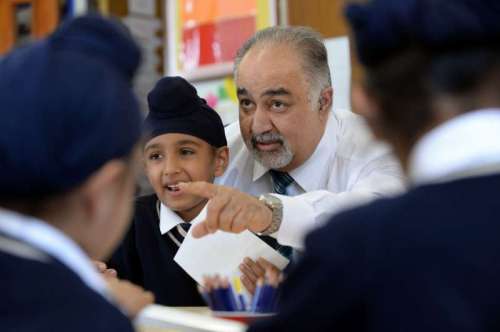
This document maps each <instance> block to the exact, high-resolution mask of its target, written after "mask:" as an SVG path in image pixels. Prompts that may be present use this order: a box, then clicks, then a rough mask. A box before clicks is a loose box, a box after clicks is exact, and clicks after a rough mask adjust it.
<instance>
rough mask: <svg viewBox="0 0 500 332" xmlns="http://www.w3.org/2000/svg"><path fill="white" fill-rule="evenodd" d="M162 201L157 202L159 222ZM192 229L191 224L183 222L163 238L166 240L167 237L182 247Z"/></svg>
mask: <svg viewBox="0 0 500 332" xmlns="http://www.w3.org/2000/svg"><path fill="white" fill-rule="evenodd" d="M160 205H161V203H160V201H159V200H158V201H157V202H156V213H157V214H158V220H160V218H161V217H160ZM190 227H191V224H190V223H188V222H182V223H180V224H178V225H177V226H175V227H174V228H172V229H171V230H169V231H168V232H167V233H165V234H163V235H162V237H163V238H164V239H166V238H167V237H168V238H169V239H170V240H171V241H172V242H173V243H175V245H176V246H177V247H180V246H181V244H182V241H184V238H185V237H186V235H187V233H188V231H189V228H190Z"/></svg>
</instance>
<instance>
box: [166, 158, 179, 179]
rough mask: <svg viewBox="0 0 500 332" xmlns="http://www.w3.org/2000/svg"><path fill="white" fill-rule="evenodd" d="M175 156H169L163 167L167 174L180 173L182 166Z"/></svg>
mask: <svg viewBox="0 0 500 332" xmlns="http://www.w3.org/2000/svg"><path fill="white" fill-rule="evenodd" d="M174 159H175V158H168V159H167V160H166V161H165V164H164V167H163V173H164V174H165V175H171V174H177V173H180V167H179V164H178V163H177V161H176V160H174Z"/></svg>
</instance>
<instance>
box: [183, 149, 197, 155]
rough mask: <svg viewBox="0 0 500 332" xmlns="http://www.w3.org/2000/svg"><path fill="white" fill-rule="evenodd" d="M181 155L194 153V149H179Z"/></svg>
mask: <svg viewBox="0 0 500 332" xmlns="http://www.w3.org/2000/svg"><path fill="white" fill-rule="evenodd" d="M180 152H181V155H183V156H190V155H192V154H194V151H193V150H191V149H181V151H180Z"/></svg>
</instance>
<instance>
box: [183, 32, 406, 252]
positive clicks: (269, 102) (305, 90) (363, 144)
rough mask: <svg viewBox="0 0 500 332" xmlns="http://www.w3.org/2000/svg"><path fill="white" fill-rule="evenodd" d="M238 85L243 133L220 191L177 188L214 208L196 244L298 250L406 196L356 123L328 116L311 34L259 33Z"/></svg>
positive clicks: (241, 60)
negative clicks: (340, 216)
mask: <svg viewBox="0 0 500 332" xmlns="http://www.w3.org/2000/svg"><path fill="white" fill-rule="evenodd" d="M234 76H235V81H236V86H237V95H238V100H239V123H235V124H232V125H230V126H229V127H228V128H227V130H226V135H227V139H228V144H229V149H230V163H229V168H228V170H227V171H226V173H225V175H224V176H223V177H222V178H220V179H219V180H218V184H219V185H212V184H207V183H199V182H191V183H185V184H183V185H182V186H181V190H184V191H185V192H187V193H191V194H196V195H200V196H203V197H206V198H207V199H210V203H209V205H208V211H207V212H208V214H207V219H206V221H205V222H203V223H200V224H198V225H197V226H195V228H194V229H193V235H194V236H197V237H201V236H204V235H206V234H208V233H213V232H215V231H217V230H218V229H221V230H224V231H230V232H241V231H243V230H245V229H249V230H251V231H253V232H255V233H258V234H263V235H270V236H272V237H274V238H276V239H277V241H278V242H279V243H280V244H281V245H287V246H292V247H294V248H299V249H300V248H302V247H303V238H304V236H305V235H306V233H308V232H309V231H310V230H311V229H313V228H316V227H317V226H319V225H320V224H322V223H323V222H324V221H325V220H327V219H328V217H329V216H330V215H331V214H333V213H336V212H338V211H340V210H341V209H345V208H346V207H351V206H353V205H355V204H360V203H364V202H367V201H369V200H371V199H374V198H377V197H381V196H384V195H387V194H390V193H393V192H396V191H399V190H401V189H402V188H403V176H402V175H401V169H400V165H399V164H398V163H397V162H396V161H395V159H394V158H393V157H392V154H391V152H390V150H389V149H388V148H387V147H386V146H385V145H382V144H380V143H376V142H374V141H373V138H372V136H371V134H370V133H369V131H368V129H367V127H366V126H365V124H364V122H363V121H362V119H361V118H360V117H359V116H357V115H355V114H353V113H351V112H349V111H347V110H334V111H331V110H330V109H331V106H332V99H333V89H332V84H331V77H330V70H329V67H328V60H327V51H326V48H325V46H324V44H323V41H322V39H321V36H320V35H319V34H318V33H316V32H315V31H313V30H312V29H310V28H305V27H271V28H268V29H265V30H262V31H259V32H257V33H256V34H255V35H254V36H253V37H252V38H251V39H249V40H248V41H247V42H246V43H245V44H244V45H243V46H242V47H241V49H240V50H239V52H238V54H237V56H236V59H235V70H234ZM230 187H232V188H230ZM234 188H237V189H234ZM240 191H241V192H240ZM269 193H272V194H269ZM257 197H260V198H257Z"/></svg>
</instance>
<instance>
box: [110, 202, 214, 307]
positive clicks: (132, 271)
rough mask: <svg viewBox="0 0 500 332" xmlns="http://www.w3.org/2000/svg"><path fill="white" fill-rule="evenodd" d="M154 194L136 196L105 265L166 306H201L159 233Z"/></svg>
mask: <svg viewBox="0 0 500 332" xmlns="http://www.w3.org/2000/svg"><path fill="white" fill-rule="evenodd" d="M157 202H158V199H157V197H156V195H154V194H153V195H149V196H142V197H139V198H138V199H137V201H136V204H135V216H134V220H133V222H132V225H131V227H130V229H129V231H128V233H127V235H126V237H125V239H124V241H123V242H122V244H121V245H120V247H119V248H118V250H117V251H116V252H115V253H114V254H113V256H112V258H111V259H110V261H109V262H108V265H109V267H110V268H114V269H116V270H117V271H118V277H120V278H124V279H128V280H130V281H131V282H133V283H135V284H138V285H141V286H143V287H144V288H146V289H147V290H150V291H152V292H153V293H154V295H155V300H156V303H159V304H163V305H168V306H204V305H205V302H203V300H202V298H201V296H200V295H199V293H198V290H197V287H196V285H197V284H196V282H195V281H194V280H193V279H192V278H191V277H190V276H189V275H188V274H187V273H186V272H185V271H184V270H183V269H182V268H181V267H180V266H179V265H178V264H177V263H176V262H174V256H175V254H176V253H177V249H178V247H177V245H176V244H175V243H174V242H173V241H172V240H171V239H169V238H168V237H167V234H165V235H162V234H161V232H160V219H159V216H158V212H157V208H156V206H157Z"/></svg>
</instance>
